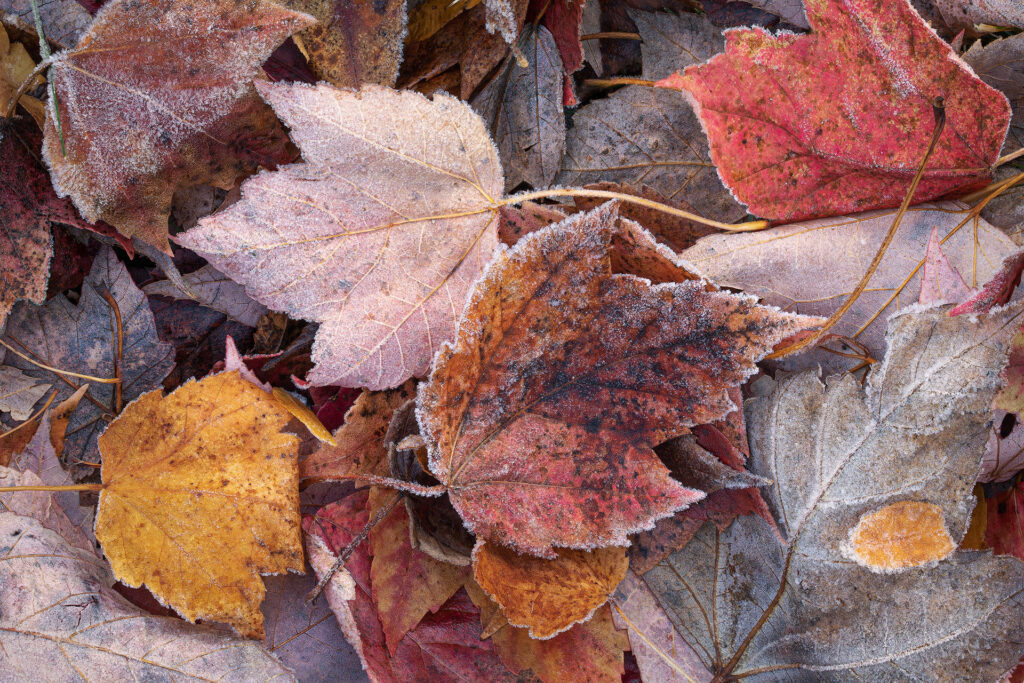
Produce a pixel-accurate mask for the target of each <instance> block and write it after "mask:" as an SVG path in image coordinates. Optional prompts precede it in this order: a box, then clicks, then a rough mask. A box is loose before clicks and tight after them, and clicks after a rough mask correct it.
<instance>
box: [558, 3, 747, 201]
mask: <svg viewBox="0 0 1024 683" xmlns="http://www.w3.org/2000/svg"><path fill="white" fill-rule="evenodd" d="M635 14H636V16H637V17H639V18H640V21H638V23H637V27H638V29H639V30H640V33H641V35H642V36H643V39H644V40H643V43H642V44H641V46H642V49H643V54H644V65H643V78H645V79H648V80H656V79H659V78H664V77H666V76H668V75H669V74H670V73H671V72H672V68H676V69H678V68H682V67H683V66H685V65H687V64H696V63H698V62H700V61H702V60H705V59H707V58H709V57H711V56H712V55H713V54H715V53H716V52H718V51H720V50H721V48H722V44H723V42H722V38H721V35H720V34H719V31H718V30H717V29H715V28H714V27H713V26H711V24H710V23H709V22H708V21H707V20H706V19H702V18H699V17H694V16H692V15H680V16H673V15H669V14H651V13H640V12H637V13H635ZM670 64H674V65H675V66H674V67H671V68H670V67H669V65H670ZM666 69H667V70H666ZM666 95H671V96H666ZM555 182H556V183H557V184H559V185H586V184H588V183H597V182H617V183H629V184H633V185H637V184H644V185H647V186H649V187H650V188H652V189H653V190H655V191H657V192H658V193H659V194H661V195H662V196H664V197H666V198H667V199H668V200H669V201H670V202H686V203H687V204H689V205H690V206H692V207H694V209H696V211H697V212H698V213H699V214H701V215H702V216H706V217H709V218H713V219H716V220H720V221H735V220H738V219H740V218H741V217H743V215H744V214H745V213H746V212H745V211H744V209H743V208H742V207H741V206H740V205H739V204H738V203H737V202H736V200H735V199H733V197H732V195H730V194H729V191H728V190H726V189H725V187H723V186H722V182H721V181H720V180H719V179H718V174H717V172H716V171H715V166H714V164H713V163H712V162H711V157H710V154H709V152H708V145H707V139H706V138H705V136H704V133H703V132H702V131H701V129H700V122H699V121H698V120H697V116H696V115H695V114H694V112H693V110H692V109H691V108H690V105H689V104H688V103H687V102H686V100H685V99H684V98H683V97H681V96H678V93H669V91H665V90H663V89H660V88H646V87H642V86H627V87H625V88H622V89H621V90H619V91H617V92H615V93H612V94H611V95H610V96H609V97H607V98H605V99H598V100H594V101H593V102H590V103H589V104H586V105H584V106H583V107H581V108H580V109H579V111H577V112H576V114H575V115H574V116H573V127H572V128H571V129H570V130H569V131H568V134H567V137H566V149H565V157H564V159H563V161H562V169H561V171H560V172H559V174H558V176H557V177H556V178H555Z"/></svg>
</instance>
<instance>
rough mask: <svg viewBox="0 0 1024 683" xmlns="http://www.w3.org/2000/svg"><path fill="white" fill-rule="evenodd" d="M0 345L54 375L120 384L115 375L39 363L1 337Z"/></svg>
mask: <svg viewBox="0 0 1024 683" xmlns="http://www.w3.org/2000/svg"><path fill="white" fill-rule="evenodd" d="M0 346H3V347H4V348H5V349H7V350H8V351H10V352H11V353H13V354H14V355H16V356H17V357H18V358H21V359H22V360H24V361H27V362H29V363H31V364H32V365H34V366H36V367H37V368H41V369H43V370H48V371H49V372H52V373H54V374H56V375H67V376H68V377H77V378H79V379H86V380H89V381H90V382H99V383H100V384H120V383H121V380H120V379H118V378H117V377H93V376H92V375H81V374H79V373H77V372H71V371H70V370H61V369H60V368H55V367H52V366H50V365H46V364H44V363H40V362H39V361H35V360H32V359H31V358H29V357H28V356H26V355H25V354H23V353H22V352H21V351H19V350H18V349H16V348H14V347H13V346H11V345H10V344H8V343H7V342H5V341H4V340H3V339H0Z"/></svg>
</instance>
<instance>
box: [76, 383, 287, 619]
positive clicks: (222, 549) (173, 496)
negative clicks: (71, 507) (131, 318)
mask: <svg viewBox="0 0 1024 683" xmlns="http://www.w3.org/2000/svg"><path fill="white" fill-rule="evenodd" d="M289 417H290V415H289V413H288V412H287V411H286V410H285V409H284V407H282V406H281V404H280V403H279V402H278V401H277V400H275V399H274V398H273V396H271V395H270V394H267V393H266V392H264V391H262V390H261V389H260V388H259V387H256V386H254V385H252V384H251V383H249V382H247V381H245V380H244V379H242V378H241V377H239V375H238V373H237V372H228V373H222V374H219V375H214V376H212V377H207V378H205V379H203V380H201V381H198V382H197V381H191V382H189V383H187V384H185V385H183V386H181V387H179V388H178V389H177V390H175V391H174V392H172V393H171V394H169V395H168V396H166V397H165V396H162V395H161V392H160V391H153V392H150V393H147V394H143V395H142V396H141V397H140V398H139V399H138V400H137V401H135V402H134V403H132V404H131V405H129V406H128V407H127V408H125V410H124V412H123V413H122V414H121V415H120V416H119V417H118V418H117V419H115V420H114V421H113V422H111V423H110V426H109V427H108V428H107V430H106V432H104V433H103V435H102V436H100V439H99V447H100V452H101V453H102V454H103V471H102V474H103V489H102V491H101V492H100V501H99V512H98V514H97V519H96V538H97V539H99V541H100V543H101V544H102V545H103V550H104V552H105V553H106V555H107V558H108V559H109V560H110V564H111V566H112V567H113V569H114V573H115V574H116V575H117V577H118V579H120V580H121V581H122V582H124V583H126V584H129V585H131V586H139V585H141V584H143V583H144V584H146V586H147V587H148V588H149V589H150V591H152V592H153V594H154V595H155V596H156V597H157V598H158V599H160V600H161V601H162V602H164V603H166V604H168V605H170V606H171V607H173V608H174V609H175V610H176V611H177V612H178V613H179V614H181V615H182V616H184V617H185V618H187V619H189V620H192V621H195V620H196V619H212V620H216V621H222V622H226V623H228V624H231V625H232V626H234V627H235V628H236V629H238V631H239V632H240V633H242V634H243V635H247V636H254V637H256V636H258V637H262V635H263V616H262V614H261V613H260V609H259V608H260V603H261V602H262V601H263V596H264V594H265V592H266V589H265V587H264V585H263V580H262V579H261V578H260V574H279V573H283V572H285V571H287V570H292V571H297V572H301V571H302V570H303V556H302V545H301V543H302V541H301V534H300V528H299V521H300V516H299V488H298V482H299V478H298V462H297V447H298V443H299V440H298V438H297V437H295V436H293V435H291V434H285V433H282V432H281V428H282V427H284V425H285V424H286V423H287V422H288V419H289Z"/></svg>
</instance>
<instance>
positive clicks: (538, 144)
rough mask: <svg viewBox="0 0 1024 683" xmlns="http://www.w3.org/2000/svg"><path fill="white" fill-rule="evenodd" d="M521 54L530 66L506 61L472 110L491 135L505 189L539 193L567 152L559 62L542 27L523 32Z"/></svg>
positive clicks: (552, 40) (475, 99)
mask: <svg viewBox="0 0 1024 683" xmlns="http://www.w3.org/2000/svg"><path fill="white" fill-rule="evenodd" d="M519 50H520V52H521V53H522V54H523V55H524V56H525V57H526V59H527V62H528V65H527V66H525V67H523V66H520V65H519V63H518V62H517V59H516V58H515V57H514V56H512V55H510V56H509V57H507V58H506V59H505V64H504V65H503V67H502V70H501V71H500V72H499V74H498V75H497V76H496V77H495V78H494V79H493V80H491V82H490V83H488V84H487V85H486V86H485V87H484V88H483V90H481V91H480V94H479V95H477V96H476V97H474V98H473V101H472V105H473V109H474V110H476V112H477V113H479V114H480V116H481V118H483V120H484V121H485V122H486V123H487V127H488V128H489V129H490V130H491V131H492V132H493V133H494V141H495V142H496V143H497V145H498V153H499V154H500V156H501V160H502V167H503V168H504V169H505V172H506V175H505V189H506V190H508V191H511V190H514V189H515V188H516V187H518V186H519V185H521V184H522V183H527V184H529V185H531V186H532V187H534V188H535V189H538V190H540V189H545V188H547V187H548V186H549V185H551V181H552V180H554V178H555V174H556V173H558V169H559V167H560V166H561V164H562V154H563V153H564V152H565V114H564V112H563V109H562V78H563V73H562V60H561V59H560V58H559V56H558V48H557V47H556V46H555V40H554V38H552V37H551V34H550V33H549V32H548V30H547V29H546V28H544V27H543V26H537V27H531V28H528V29H527V30H526V31H524V32H523V35H522V37H521V38H520V39H519Z"/></svg>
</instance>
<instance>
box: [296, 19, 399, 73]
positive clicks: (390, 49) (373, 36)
mask: <svg viewBox="0 0 1024 683" xmlns="http://www.w3.org/2000/svg"><path fill="white" fill-rule="evenodd" d="M281 4H283V5H284V6H285V7H288V8H289V9H292V10H295V11H296V12H305V13H307V14H309V15H312V16H313V17H315V18H316V20H317V23H316V24H315V25H313V26H310V27H309V28H306V29H303V30H302V31H301V32H299V33H298V34H297V35H296V36H295V37H294V40H295V44H296V45H298V46H299V49H300V50H302V51H303V53H304V54H305V55H306V57H307V58H308V59H309V67H310V69H311V70H312V71H313V74H314V75H316V77H317V79H318V80H322V81H328V82H330V83H333V84H334V85H336V86H338V87H339V88H358V87H359V86H360V85H362V84H363V83H378V84H380V85H394V84H395V79H396V78H398V65H399V64H400V63H401V62H402V41H403V40H404V38H405V33H406V14H405V2H404V0H380V1H378V2H362V1H360V0H285V1H284V2H282V3H281Z"/></svg>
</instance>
